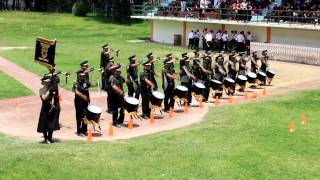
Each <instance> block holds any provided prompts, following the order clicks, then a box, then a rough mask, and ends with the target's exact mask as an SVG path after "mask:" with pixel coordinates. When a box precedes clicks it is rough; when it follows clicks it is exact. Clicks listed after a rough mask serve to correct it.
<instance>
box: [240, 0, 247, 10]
mask: <svg viewBox="0 0 320 180" xmlns="http://www.w3.org/2000/svg"><path fill="white" fill-rule="evenodd" d="M247 6H248V3H247V2H246V1H245V0H244V1H243V2H242V3H241V4H240V9H247Z"/></svg>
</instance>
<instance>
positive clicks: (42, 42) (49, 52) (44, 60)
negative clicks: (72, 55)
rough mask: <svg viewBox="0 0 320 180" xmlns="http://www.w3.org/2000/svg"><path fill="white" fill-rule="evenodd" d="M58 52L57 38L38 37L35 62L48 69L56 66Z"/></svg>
mask: <svg viewBox="0 0 320 180" xmlns="http://www.w3.org/2000/svg"><path fill="white" fill-rule="evenodd" d="M55 52H56V40H48V39H44V38H40V37H39V38H37V40H36V51H35V55H34V59H35V62H37V63H39V64H41V65H44V66H46V67H47V68H48V69H52V68H53V67H54V65H55V64H54V56H55Z"/></svg>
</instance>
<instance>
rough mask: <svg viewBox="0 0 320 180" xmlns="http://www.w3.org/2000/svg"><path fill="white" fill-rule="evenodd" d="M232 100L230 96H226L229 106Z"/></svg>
mask: <svg viewBox="0 0 320 180" xmlns="http://www.w3.org/2000/svg"><path fill="white" fill-rule="evenodd" d="M232 100H233V99H232V96H231V95H229V96H228V102H229V104H232Z"/></svg>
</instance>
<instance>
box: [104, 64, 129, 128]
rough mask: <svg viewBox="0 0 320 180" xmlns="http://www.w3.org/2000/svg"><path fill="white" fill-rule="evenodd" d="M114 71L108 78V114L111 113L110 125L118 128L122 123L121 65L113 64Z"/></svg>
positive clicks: (122, 91) (123, 81)
mask: <svg viewBox="0 0 320 180" xmlns="http://www.w3.org/2000/svg"><path fill="white" fill-rule="evenodd" d="M112 68H113V69H114V71H113V75H111V76H110V78H109V83H110V87H111V88H110V92H109V94H108V102H110V103H109V107H108V108H109V109H108V110H109V112H111V113H112V125H113V126H116V127H120V125H121V124H123V121H124V108H123V102H124V90H123V83H125V81H126V80H125V79H124V78H123V77H122V76H121V69H120V68H121V65H120V64H115V65H113V66H112Z"/></svg>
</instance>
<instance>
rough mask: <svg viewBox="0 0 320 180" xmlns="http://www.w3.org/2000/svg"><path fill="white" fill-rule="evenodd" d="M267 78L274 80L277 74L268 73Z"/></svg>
mask: <svg viewBox="0 0 320 180" xmlns="http://www.w3.org/2000/svg"><path fill="white" fill-rule="evenodd" d="M266 74H267V77H268V78H269V79H272V78H273V77H274V75H275V73H273V72H271V71H269V70H268V71H267V73H266Z"/></svg>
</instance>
